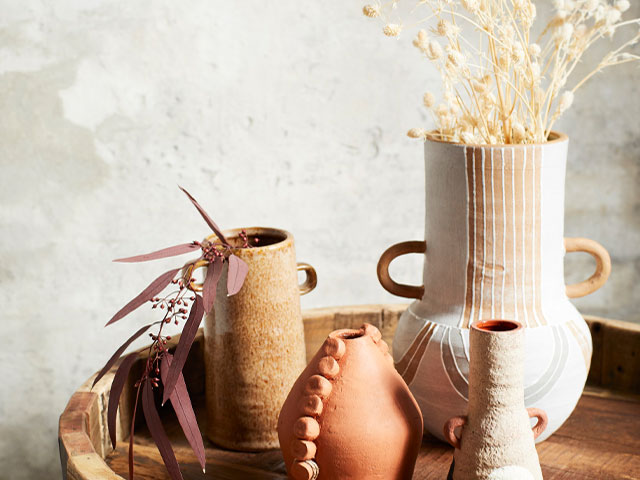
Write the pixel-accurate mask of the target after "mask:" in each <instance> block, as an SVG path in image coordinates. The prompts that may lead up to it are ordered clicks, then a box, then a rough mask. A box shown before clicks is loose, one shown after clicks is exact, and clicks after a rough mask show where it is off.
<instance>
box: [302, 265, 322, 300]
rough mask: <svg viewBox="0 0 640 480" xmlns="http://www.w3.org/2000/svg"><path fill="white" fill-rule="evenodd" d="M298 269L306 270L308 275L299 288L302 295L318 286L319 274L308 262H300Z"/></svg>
mask: <svg viewBox="0 0 640 480" xmlns="http://www.w3.org/2000/svg"><path fill="white" fill-rule="evenodd" d="M298 271H299V272H304V273H306V275H307V278H306V279H305V281H304V283H303V284H302V285H298V289H299V290H300V295H306V294H307V293H309V292H310V291H311V290H313V289H314V288H316V285H317V284H318V274H317V273H316V269H315V268H313V267H312V266H311V265H309V264H308V263H302V262H300V263H298Z"/></svg>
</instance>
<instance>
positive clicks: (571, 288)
mask: <svg viewBox="0 0 640 480" xmlns="http://www.w3.org/2000/svg"><path fill="white" fill-rule="evenodd" d="M564 249H565V251H566V252H567V253H570V252H586V253H588V254H590V255H592V256H593V258H595V259H596V271H595V273H594V274H593V275H591V276H590V277H589V278H588V279H587V280H585V281H584V282H580V283H574V284H572V285H567V296H568V297H569V298H578V297H584V296H585V295H589V294H590V293H593V292H595V291H596V290H598V289H599V288H600V287H601V286H603V285H604V284H605V282H606V281H607V279H608V278H609V275H610V274H611V257H609V252H607V250H606V249H605V248H604V247H603V246H602V245H600V244H599V243H598V242H596V241H594V240H589V239H588V238H569V237H565V239H564Z"/></svg>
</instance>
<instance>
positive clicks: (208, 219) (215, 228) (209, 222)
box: [178, 185, 229, 244]
mask: <svg viewBox="0 0 640 480" xmlns="http://www.w3.org/2000/svg"><path fill="white" fill-rule="evenodd" d="M178 186H179V185H178ZM179 187H180V186H179ZM180 190H182V191H183V192H184V193H185V195H186V196H187V197H189V200H191V203H193V206H194V207H196V208H197V209H198V212H200V215H202V218H204V221H205V222H207V225H209V226H210V227H211V230H213V233H215V234H216V236H217V237H218V238H219V239H220V241H221V242H222V243H227V244H228V243H229V242H227V239H226V238H225V237H224V235H223V234H222V230H220V228H219V227H218V225H216V222H214V221H213V220H212V219H211V217H210V216H209V214H208V213H207V212H205V211H204V208H202V207H201V206H200V204H199V203H198V202H197V201H196V199H195V198H193V197H192V196H191V194H190V193H189V192H187V191H186V190H185V189H184V188H182V187H180Z"/></svg>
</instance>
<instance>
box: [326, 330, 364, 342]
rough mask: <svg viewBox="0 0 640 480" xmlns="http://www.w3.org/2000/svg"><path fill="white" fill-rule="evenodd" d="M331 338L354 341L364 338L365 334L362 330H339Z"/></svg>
mask: <svg viewBox="0 0 640 480" xmlns="http://www.w3.org/2000/svg"><path fill="white" fill-rule="evenodd" d="M331 336H332V337H334V338H341V339H343V340H355V339H356V338H361V337H364V336H365V332H364V330H340V331H338V332H336V333H335V334H334V335H331Z"/></svg>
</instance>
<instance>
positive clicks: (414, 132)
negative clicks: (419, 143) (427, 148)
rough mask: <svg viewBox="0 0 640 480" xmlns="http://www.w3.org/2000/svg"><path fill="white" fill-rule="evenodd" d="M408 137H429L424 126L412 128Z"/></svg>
mask: <svg viewBox="0 0 640 480" xmlns="http://www.w3.org/2000/svg"><path fill="white" fill-rule="evenodd" d="M407 137H410V138H421V139H425V138H427V131H426V130H425V129H424V128H412V129H411V130H409V131H408V132H407Z"/></svg>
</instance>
